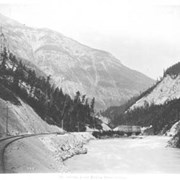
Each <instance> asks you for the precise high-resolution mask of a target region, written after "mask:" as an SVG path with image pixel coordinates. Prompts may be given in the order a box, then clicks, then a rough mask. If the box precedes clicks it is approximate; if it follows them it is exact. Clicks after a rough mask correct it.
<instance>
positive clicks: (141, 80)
mask: <svg viewBox="0 0 180 180" xmlns="http://www.w3.org/2000/svg"><path fill="white" fill-rule="evenodd" d="M0 16H1V15H0ZM0 19H3V23H2V24H4V25H3V33H4V34H5V36H6V38H7V39H8V43H9V48H10V49H11V51H12V52H13V53H14V54H16V55H17V56H18V57H21V58H22V59H24V61H27V62H28V61H30V62H31V63H33V64H34V65H35V66H36V67H37V68H39V69H40V70H41V71H42V72H44V73H45V74H46V75H47V76H49V75H51V79H52V82H53V83H54V84H55V85H56V86H59V87H62V88H63V91H65V92H68V93H69V94H70V95H71V96H73V95H74V94H75V92H76V91H80V92H81V93H82V94H87V96H88V97H89V98H92V97H95V98H96V102H97V103H96V107H97V109H104V108H106V107H108V106H110V105H119V104H120V103H122V102H124V101H125V100H127V99H128V98H129V97H132V96H133V95H135V94H138V93H139V91H142V90H144V89H146V88H148V87H149V86H150V85H151V84H152V83H153V82H154V81H153V80H152V79H151V78H149V77H147V76H145V75H143V74H142V73H140V72H138V71H135V70H131V69H129V68H127V67H126V66H124V65H123V64H122V63H121V62H120V60H118V59H117V58H115V57H114V56H113V55H112V54H111V53H109V52H106V51H103V50H98V49H94V48H91V47H88V46H86V45H83V44H81V43H79V42H78V41H76V40H73V39H71V38H68V37H66V36H64V35H62V34H61V33H59V32H56V31H53V30H49V29H47V28H45V29H44V28H40V29H35V28H29V27H27V26H25V25H23V24H20V23H19V24H18V25H17V26H16V21H15V22H14V21H13V20H6V19H8V18H6V17H5V16H3V18H1V17H0ZM6 21H8V23H6ZM12 21H13V23H12ZM8 24H10V25H8Z"/></svg>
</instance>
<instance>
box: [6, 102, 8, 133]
mask: <svg viewBox="0 0 180 180" xmlns="http://www.w3.org/2000/svg"><path fill="white" fill-rule="evenodd" d="M6 110H7V111H6V136H8V135H9V131H8V121H9V117H8V116H9V114H8V113H9V107H8V104H7V108H6Z"/></svg>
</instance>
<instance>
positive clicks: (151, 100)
mask: <svg viewBox="0 0 180 180" xmlns="http://www.w3.org/2000/svg"><path fill="white" fill-rule="evenodd" d="M179 98H180V76H179V75H178V76H172V75H169V74H168V75H166V76H165V77H164V78H163V79H162V81H161V82H159V83H158V84H157V86H155V88H154V89H153V90H152V91H151V92H150V93H149V94H147V95H145V96H143V97H142V98H140V99H139V100H138V101H137V102H136V103H135V104H133V105H132V106H131V108H130V109H131V110H132V109H134V108H138V107H145V106H146V105H149V106H150V105H152V104H154V105H162V104H164V103H166V102H168V101H171V100H174V99H179Z"/></svg>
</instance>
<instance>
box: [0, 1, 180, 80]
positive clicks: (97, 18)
mask: <svg viewBox="0 0 180 180" xmlns="http://www.w3.org/2000/svg"><path fill="white" fill-rule="evenodd" d="M0 13H2V14H4V15H6V16H8V17H11V18H13V19H15V20H18V21H20V22H21V23H23V24H26V25H27V26H33V27H40V28H41V27H47V28H50V29H54V30H56V31H59V32H60V33H62V34H64V35H66V36H68V37H71V38H73V39H75V40H77V41H79V42H81V43H83V44H86V45H88V46H91V47H93V48H98V49H103V50H106V51H109V52H111V53H112V54H113V55H114V56H115V57H116V58H118V59H119V60H120V61H121V62H122V63H123V64H124V65H126V66H128V67H130V68H132V69H135V70H138V71H140V72H142V73H144V74H146V75H148V76H150V77H152V78H154V79H157V78H158V77H160V76H161V75H162V71H163V69H165V68H167V67H168V66H170V65H173V64H174V63H176V62H178V61H180V0H0Z"/></svg>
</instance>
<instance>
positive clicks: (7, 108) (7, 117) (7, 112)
mask: <svg viewBox="0 0 180 180" xmlns="http://www.w3.org/2000/svg"><path fill="white" fill-rule="evenodd" d="M3 109H5V110H6V115H5V116H6V130H5V131H6V136H8V135H9V130H8V126H9V106H8V103H7V106H6V108H3Z"/></svg>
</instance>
